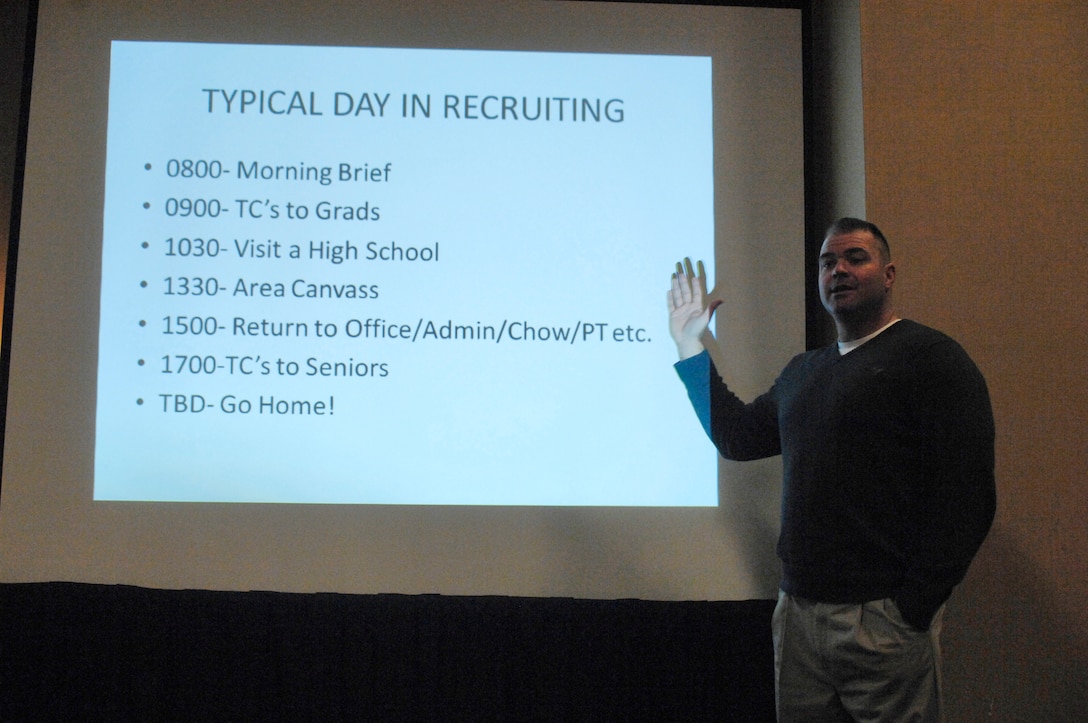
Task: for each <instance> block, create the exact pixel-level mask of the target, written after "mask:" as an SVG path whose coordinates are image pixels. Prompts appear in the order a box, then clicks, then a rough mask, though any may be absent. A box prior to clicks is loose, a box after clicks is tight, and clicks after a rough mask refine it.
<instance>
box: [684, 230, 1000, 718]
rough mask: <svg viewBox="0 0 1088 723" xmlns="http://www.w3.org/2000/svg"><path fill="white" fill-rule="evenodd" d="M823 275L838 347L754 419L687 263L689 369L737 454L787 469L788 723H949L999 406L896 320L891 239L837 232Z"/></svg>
mask: <svg viewBox="0 0 1088 723" xmlns="http://www.w3.org/2000/svg"><path fill="white" fill-rule="evenodd" d="M818 273H819V290H820V298H821V300H822V301H823V304H824V307H825V308H826V309H827V311H828V312H829V313H830V314H831V316H832V317H833V318H834V320H835V326H836V329H837V331H838V342H837V343H836V344H833V345H830V346H828V347H825V348H822V349H816V350H814V351H810V352H807V353H805V354H800V355H798V356H796V357H794V359H793V360H791V361H790V363H789V364H788V365H787V366H786V368H785V369H784V370H783V371H782V373H781V374H780V375H779V377H778V379H777V380H776V381H775V383H774V385H773V386H772V387H771V389H770V390H769V391H767V392H766V393H764V394H762V395H760V396H759V397H758V398H756V399H755V400H754V401H752V402H751V403H749V404H745V403H744V402H742V401H741V400H740V399H738V398H737V397H736V396H735V395H734V394H733V393H732V392H731V391H730V390H729V389H728V387H727V386H726V385H725V383H724V382H723V381H722V380H721V379H720V378H719V377H718V374H717V371H716V370H715V368H714V365H713V364H712V362H711V361H710V357H709V355H708V354H707V352H706V349H705V348H704V346H703V343H702V341H701V338H702V336H703V334H704V332H706V331H707V328H708V326H709V323H710V317H711V315H712V314H713V312H714V309H715V308H716V306H717V304H718V303H720V302H710V301H708V299H707V291H706V279H705V277H704V276H703V275H702V274H701V273H699V274H698V275H697V274H695V273H694V272H693V271H692V268H691V262H690V261H687V262H686V266H683V267H682V266H680V265H679V264H678V265H677V273H676V274H674V275H673V277H672V288H671V290H670V292H669V294H668V298H669V304H668V305H669V317H670V318H669V328H670V332H671V334H672V337H673V340H674V341H675V342H676V346H677V350H678V351H679V354H680V361H679V362H678V363H677V365H676V369H677V372H678V373H679V375H680V378H681V380H682V381H683V382H684V384H685V386H686V387H687V390H688V396H689V397H690V398H691V401H692V403H693V406H694V407H695V409H696V412H697V414H698V416H699V418H700V421H701V422H702V424H703V427H704V429H705V430H706V431H707V434H708V435H709V436H710V438H711V440H712V441H713V442H714V445H715V446H716V447H717V448H718V450H719V452H720V453H721V454H722V456H724V457H726V458H728V459H735V460H747V459H757V458H762V457H769V456H774V455H777V454H781V455H782V459H783V488H782V495H783V499H782V530H781V535H780V537H779V541H778V555H779V557H780V558H781V559H782V566H783V575H782V582H781V588H782V590H781V592H780V595H779V601H778V606H777V607H776V609H775V613H774V620H773V637H774V647H775V684H776V699H777V704H778V715H779V720H780V721H805V722H806V723H807V722H809V721H822V720H835V721H839V720H842V721H849V720H866V721H907V720H910V721H936V720H939V719H940V716H941V690H940V685H941V678H940V657H939V656H940V651H939V646H938V637H939V634H940V629H941V616H942V612H943V607H944V602H945V600H946V599H947V598H948V597H949V595H950V594H951V592H952V588H953V587H954V586H955V585H957V584H958V583H959V582H960V581H961V580H962V579H963V576H964V575H965V573H966V572H967V567H968V565H969V564H970V562H971V559H972V558H973V557H974V554H975V552H976V551H977V550H978V547H979V545H980V544H981V543H982V540H983V538H984V537H985V536H986V533H987V532H988V530H989V528H990V524H991V523H992V521H993V516H994V509H995V497H996V495H995V489H994V424H993V414H992V411H991V408H990V399H989V394H988V392H987V390H986V383H985V381H984V380H983V378H982V375H981V374H980V373H979V371H978V369H977V367H976V366H975V365H974V363H973V362H972V361H971V359H970V358H969V357H968V356H967V354H966V352H964V350H963V349H962V348H961V347H960V346H959V345H958V344H957V343H956V342H954V341H953V340H952V339H950V338H949V337H947V336H945V335H944V334H942V333H940V332H938V331H935V330H933V329H929V328H927V327H925V326H922V325H921V324H917V323H915V322H912V321H909V320H905V319H899V318H898V317H897V316H896V315H895V313H894V311H893V309H892V287H893V284H894V282H895V265H894V264H893V263H892V260H891V252H890V250H889V248H888V243H887V240H886V239H885V238H884V235H883V234H882V233H881V232H880V229H878V228H877V227H876V226H875V225H874V224H871V223H869V222H866V221H862V220H859V219H852V218H844V219H840V220H839V221H837V222H835V224H833V225H832V226H831V228H830V229H829V230H828V232H827V235H826V237H825V240H824V242H823V246H822V248H821V249H820V257H819V269H818Z"/></svg>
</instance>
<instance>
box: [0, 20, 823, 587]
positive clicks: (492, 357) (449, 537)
mask: <svg viewBox="0 0 1088 723" xmlns="http://www.w3.org/2000/svg"><path fill="white" fill-rule="evenodd" d="M803 153H804V148H803V103H802V52H801V12H800V10H797V9H783V8H767V7H729V6H705V5H657V4H642V3H595V2H546V1H541V2H503V3H496V2H461V1H458V2H439V3H435V2H419V3H412V2H372V3H366V4H365V5H360V4H357V3H348V2H335V1H332V0H328V1H324V2H320V1H319V2H307V3H298V2H265V3H251V4H245V5H241V6H231V5H230V4H222V3H212V2H194V3H186V4H175V3H152V2H128V3H126V2H107V3H100V4H95V5H94V6H93V7H92V6H90V5H87V4H79V3H71V2H59V1H58V2H53V1H51V0H43V1H42V2H41V3H40V7H39V11H38V17H37V37H36V43H35V56H34V74H33V86H32V94H31V104H30V116H29V130H28V134H27V138H26V163H25V169H21V170H23V171H24V175H23V181H24V185H23V198H22V207H21V209H15V210H14V211H13V212H14V213H20V210H21V216H20V219H19V221H20V223H19V228H20V232H19V237H18V239H17V242H18V245H17V247H13V248H17V266H16V275H15V278H14V279H11V278H9V279H8V283H9V284H11V283H12V282H14V283H15V289H16V293H15V296H14V303H13V304H12V305H11V306H10V308H7V309H5V319H6V328H5V336H4V344H5V354H7V355H8V358H9V360H10V364H9V376H8V395H7V417H6V427H5V440H4V458H3V479H2V487H0V547H2V549H4V550H5V554H4V555H3V558H2V560H0V579H3V580H4V581H30V580H71V581H86V582H100V583H126V584H136V585H145V586H152V587H166V588H181V587H195V588H210V589H274V590H284V591H337V592H360V593H361V592H399V593H442V594H511V595H562V596H576V597H643V598H659V599H704V598H713V599H737V598H746V597H767V596H770V595H772V594H773V592H774V589H775V585H776V582H777V575H778V568H777V563H776V561H775V560H774V557H773V544H774V538H775V535H776V529H777V508H778V502H777V498H778V493H779V481H778V477H779V473H780V464H779V463H778V461H777V460H766V461H762V462H757V463H748V464H745V465H739V464H734V463H727V462H724V461H720V460H719V459H718V458H717V456H716V454H715V452H714V449H713V447H712V446H711V445H710V443H709V441H708V440H707V439H706V437H705V435H704V434H703V432H702V430H701V427H700V426H699V423H698V421H697V420H696V418H695V416H694V414H693V413H692V411H691V409H690V407H689V405H688V403H687V399H686V396H685V393H684V390H683V387H682V386H681V385H680V383H679V381H678V380H677V379H676V375H675V373H674V372H673V370H672V368H671V367H672V363H673V362H674V361H675V349H674V347H673V345H672V343H671V341H670V340H669V336H668V329H667V319H666V313H665V307H664V296H665V290H666V289H667V288H668V279H669V274H670V272H671V270H672V268H673V267H674V265H675V262H676V261H678V260H680V259H681V258H683V257H685V256H691V257H693V258H698V259H705V261H706V267H707V269H708V273H709V276H710V280H711V284H716V287H717V291H716V293H718V294H719V295H720V296H721V298H722V299H723V300H724V302H725V303H724V304H723V306H722V308H721V310H720V311H719V314H718V317H717V321H716V329H717V334H718V337H719V340H720V347H721V350H720V351H718V350H716V351H715V355H716V358H717V361H718V364H719V368H720V370H721V371H722V373H723V375H725V376H726V377H727V379H728V380H729V381H730V383H731V385H732V386H733V387H734V388H735V389H736V390H737V391H738V393H740V394H741V395H742V396H747V397H751V396H753V395H755V394H757V393H758V392H760V391H762V390H763V389H764V388H766V386H768V385H769V384H770V383H771V382H772V381H773V379H774V375H775V372H776V371H777V370H778V369H780V368H781V366H782V365H783V364H784V363H785V361H787V360H788V358H789V357H790V356H791V355H792V354H793V353H796V352H797V351H800V350H801V349H802V348H803V343H804V318H803V314H804V300H803V287H804V283H803V274H804V269H803V258H804V247H803V236H804V198H803V161H804V156H803Z"/></svg>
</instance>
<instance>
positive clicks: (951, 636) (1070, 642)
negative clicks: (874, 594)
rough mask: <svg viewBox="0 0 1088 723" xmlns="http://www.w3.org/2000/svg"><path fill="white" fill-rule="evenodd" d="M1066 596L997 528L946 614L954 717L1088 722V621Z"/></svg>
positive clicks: (944, 640)
mask: <svg viewBox="0 0 1088 723" xmlns="http://www.w3.org/2000/svg"><path fill="white" fill-rule="evenodd" d="M1061 594H1062V593H1061V591H1060V590H1058V589H1057V585H1056V584H1055V581H1054V580H1049V579H1047V578H1045V577H1044V576H1043V574H1042V573H1041V571H1040V570H1038V569H1036V568H1033V567H1032V566H1031V564H1030V560H1029V557H1028V556H1027V555H1026V554H1025V553H1024V552H1023V551H1022V550H1021V548H1020V546H1018V545H1017V544H1016V539H1015V537H1014V536H1013V535H1012V533H1011V532H1008V531H1006V530H1004V529H1000V528H995V529H994V530H992V531H991V533H990V536H989V538H988V539H987V541H986V543H985V544H984V545H983V547H982V549H981V550H980V551H979V555H978V557H977V558H976V559H975V562H974V564H973V565H972V568H971V571H970V572H969V573H968V575H967V579H966V580H965V581H964V583H963V584H962V585H961V586H960V589H958V590H957V591H956V592H955V593H954V594H953V596H952V600H951V601H950V602H949V606H948V613H947V616H946V619H945V625H946V627H945V633H944V634H943V636H942V644H943V654H944V672H945V686H946V692H947V698H948V713H949V715H948V720H950V721H1046V723H1058V722H1060V721H1083V720H1085V716H1086V715H1088V713H1086V711H1088V626H1086V625H1085V622H1084V619H1083V618H1079V619H1077V618H1074V617H1073V615H1072V613H1071V610H1072V609H1073V608H1075V607H1076V605H1075V604H1073V603H1070V601H1064V602H1063V601H1062V600H1061V598H1060V597H1059V596H1060V595H1061ZM1082 602H1083V601H1082ZM968 651H969V652H970V657H966V656H965V652H968Z"/></svg>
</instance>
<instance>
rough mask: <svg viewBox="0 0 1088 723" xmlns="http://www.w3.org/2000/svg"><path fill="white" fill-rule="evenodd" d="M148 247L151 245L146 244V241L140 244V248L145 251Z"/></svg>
mask: <svg viewBox="0 0 1088 723" xmlns="http://www.w3.org/2000/svg"><path fill="white" fill-rule="evenodd" d="M150 245H151V244H149V243H148V242H147V241H144V242H143V243H142V244H140V246H141V247H142V248H145V249H146V248H147V247H148V246H150Z"/></svg>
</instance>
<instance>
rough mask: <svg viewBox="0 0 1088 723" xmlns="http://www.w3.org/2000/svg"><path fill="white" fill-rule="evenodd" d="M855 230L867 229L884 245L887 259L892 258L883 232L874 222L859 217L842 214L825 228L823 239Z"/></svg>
mask: <svg viewBox="0 0 1088 723" xmlns="http://www.w3.org/2000/svg"><path fill="white" fill-rule="evenodd" d="M855 231H868V232H869V233H870V234H872V235H873V238H875V239H877V240H878V241H880V243H881V245H882V246H883V247H884V253H885V254H886V255H887V257H888V261H891V259H892V249H891V246H889V245H888V239H886V238H884V234H883V233H882V232H881V230H880V229H879V228H877V227H876V224H875V223H870V222H869V221H865V220H864V219H860V218H851V217H850V216H844V217H842V218H840V219H839V220H838V221H836V222H835V223H833V224H831V226H830V227H829V228H828V229H827V233H825V234H824V240H825V241H826V240H827V239H829V238H831V237H832V236H840V235H842V234H845V233H854V232H855Z"/></svg>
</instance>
